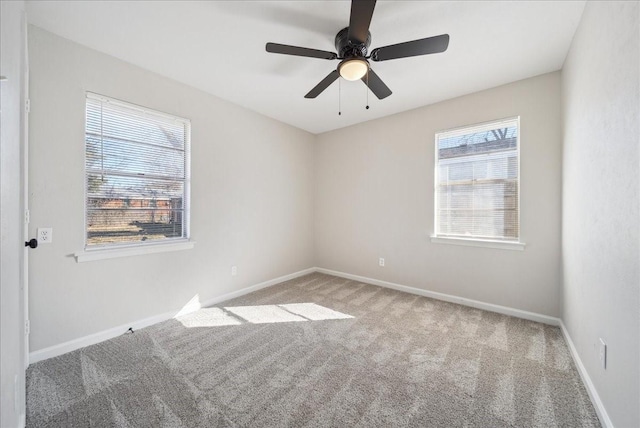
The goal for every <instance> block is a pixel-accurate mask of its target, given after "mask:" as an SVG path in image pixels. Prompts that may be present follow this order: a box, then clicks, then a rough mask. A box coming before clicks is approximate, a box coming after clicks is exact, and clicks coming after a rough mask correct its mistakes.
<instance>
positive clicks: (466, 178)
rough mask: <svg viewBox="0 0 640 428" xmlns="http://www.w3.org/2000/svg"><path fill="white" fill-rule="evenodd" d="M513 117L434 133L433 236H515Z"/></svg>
mask: <svg viewBox="0 0 640 428" xmlns="http://www.w3.org/2000/svg"><path fill="white" fill-rule="evenodd" d="M518 130H519V118H513V119H508V120H500V121H496V122H492V123H488V124H482V125H477V126H469V127H465V128H462V129H456V130H452V131H446V132H441V133H438V134H436V177H435V178H436V180H435V186H436V191H435V199H436V200H435V211H436V212H435V230H436V236H439V237H452V238H473V239H487V240H500V241H515V242H518V241H519V237H520V213H519V208H520V202H519V197H520V194H519V190H520V189H519V163H520V162H519V152H520V150H519V147H520V146H519V141H518V140H519V132H518Z"/></svg>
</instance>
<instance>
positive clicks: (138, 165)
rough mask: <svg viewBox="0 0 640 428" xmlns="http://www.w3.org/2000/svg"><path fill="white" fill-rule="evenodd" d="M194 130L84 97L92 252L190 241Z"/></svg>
mask: <svg viewBox="0 0 640 428" xmlns="http://www.w3.org/2000/svg"><path fill="white" fill-rule="evenodd" d="M189 140H190V122H189V121H188V120H186V119H181V118H176V117H173V116H169V115H166V114H163V113H160V112H156V111H153V110H149V109H146V108H142V107H138V106H135V105H132V104H128V103H124V102H122V101H117V100H114V99H110V98H107V97H103V96H99V95H95V94H91V93H87V106H86V132H85V169H86V215H85V217H86V219H85V230H86V235H85V237H86V241H85V246H86V248H87V249H92V248H102V247H107V248H111V247H115V246H126V245H147V244H150V243H159V242H167V241H172V242H175V241H180V240H186V239H188V238H189V181H190V177H189V175H190V173H189V143H190V141H189Z"/></svg>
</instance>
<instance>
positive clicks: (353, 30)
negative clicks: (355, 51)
mask: <svg viewBox="0 0 640 428" xmlns="http://www.w3.org/2000/svg"><path fill="white" fill-rule="evenodd" d="M375 7H376V0H351V17H350V18H349V35H348V36H347V37H348V39H349V41H350V42H352V43H354V44H360V43H364V42H366V41H367V38H368V37H369V25H371V17H372V16H373V9H374V8H375Z"/></svg>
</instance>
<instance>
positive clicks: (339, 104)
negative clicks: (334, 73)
mask: <svg viewBox="0 0 640 428" xmlns="http://www.w3.org/2000/svg"><path fill="white" fill-rule="evenodd" d="M340 80H341V79H340V78H339V77H338V116H341V115H342V102H341V101H342V99H341V97H342V84H341V83H340Z"/></svg>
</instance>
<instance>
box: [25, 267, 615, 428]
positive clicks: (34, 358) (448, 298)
mask: <svg viewBox="0 0 640 428" xmlns="http://www.w3.org/2000/svg"><path fill="white" fill-rule="evenodd" d="M313 272H320V273H324V274H327V275H333V276H338V277H341V278H346V279H351V280H354V281H359V282H364V283H366V284H373V285H377V286H380V287H385V288H390V289H393V290H398V291H404V292H406V293H411V294H416V295H419V296H424V297H430V298H432V299H437V300H443V301H445V302H451V303H458V304H460V305H464V306H470V307H473V308H477V309H483V310H487V311H491V312H496V313H500V314H503V315H509V316H513V317H517V318H523V319H526V320H530V321H536V322H540V323H543V324H549V325H553V326H559V327H560V329H561V330H562V334H563V336H564V338H565V340H566V341H567V345H568V346H569V351H570V353H571V357H572V358H573V361H574V363H575V365H576V367H577V369H578V373H579V374H580V377H581V378H582V382H583V383H584V385H585V387H586V389H587V392H588V393H589V397H590V398H591V402H592V403H593V406H594V408H595V410H596V413H597V414H598V418H599V419H600V422H601V423H602V425H603V426H605V427H606V428H613V423H612V422H611V419H610V418H609V415H608V413H607V411H606V409H605V407H604V404H603V403H602V400H601V399H600V396H599V395H598V392H597V391H596V389H595V386H594V385H593V382H592V381H591V378H590V377H589V374H588V373H587V371H586V369H585V367H584V365H583V364H582V360H581V359H580V356H579V355H578V351H577V350H576V348H575V345H574V344H573V341H572V340H571V337H570V336H569V332H568V331H567V329H566V327H565V325H564V323H563V322H562V320H561V319H560V318H556V317H551V316H548V315H542V314H537V313H535V312H528V311H523V310H520V309H514V308H509V307H507V306H500V305H494V304H492V303H486V302H481V301H478V300H473V299H467V298H464V297H458V296H453V295H450V294H444V293H438V292H435V291H429V290H423V289H421V288H415V287H409V286H406V285H401V284H396V283H393V282H388V281H382V280H379V279H374V278H367V277H364V276H359V275H352V274H349V273H344V272H339V271H334V270H330V269H324V268H318V267H314V268H309V269H304V270H301V271H299V272H295V273H292V274H289V275H284V276H281V277H279V278H274V279H271V280H268V281H264V282H261V283H259V284H255V285H252V286H249V287H245V288H243V289H241V290H237V291H233V292H231V293H226V294H223V295H220V296H217V297H214V298H212V299H209V300H207V301H205V302H202V304H201V305H200V306H199V307H207V306H212V305H215V304H218V303H221V302H224V301H226V300H230V299H233V298H236V297H240V296H243V295H245V294H248V293H252V292H254V291H258V290H261V289H263V288H267V287H271V286H272V285H276V284H279V283H281V282H284V281H288V280H291V279H294V278H298V277H300V276H304V275H307V274H310V273H313ZM196 309H197V308H196ZM179 312H180V311H178V310H176V311H171V312H166V313H164V314H160V315H156V316H153V317H149V318H145V319H142V320H139V321H134V322H132V323H128V324H123V325H121V326H118V327H114V328H111V329H109V330H104V331H101V332H98V333H94V334H91V335H88V336H85V337H81V338H78V339H74V340H71V341H69V342H64V343H61V344H59V345H54V346H50V347H48V348H44V349H40V350H38V351H34V352H31V353H30V354H29V364H33V363H36V362H38V361H42V360H46V359H48V358H53V357H57V356H59V355H62V354H66V353H67V352H71V351H74V350H76V349H79V348H83V347H85V346H89V345H93V344H96V343H99V342H103V341H105V340H108V339H112V338H114V337H117V336H120V335H121V334H123V333H125V332H126V331H127V330H128V329H129V327H131V328H133V329H134V330H138V329H141V328H144V327H148V326H150V325H153V324H156V323H159V322H162V321H166V320H168V319H171V318H173V317H175V316H176V314H178V313H179ZM183 313H184V312H183ZM21 426H24V425H21Z"/></svg>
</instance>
